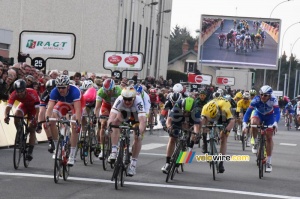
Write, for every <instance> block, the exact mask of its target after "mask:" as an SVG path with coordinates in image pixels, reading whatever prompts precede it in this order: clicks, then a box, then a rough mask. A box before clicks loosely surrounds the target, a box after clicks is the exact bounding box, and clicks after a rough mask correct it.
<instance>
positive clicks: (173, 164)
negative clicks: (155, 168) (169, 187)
mask: <svg viewBox="0 0 300 199" xmlns="http://www.w3.org/2000/svg"><path fill="white" fill-rule="evenodd" d="M175 165H176V162H174V160H171V163H170V168H169V171H168V173H167V177H166V182H169V179H170V177H171V175H172V172H174V168H175Z"/></svg>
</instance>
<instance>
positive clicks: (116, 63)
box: [104, 52, 143, 69]
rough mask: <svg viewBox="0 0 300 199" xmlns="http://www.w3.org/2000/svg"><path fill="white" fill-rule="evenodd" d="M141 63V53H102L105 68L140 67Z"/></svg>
mask: <svg viewBox="0 0 300 199" xmlns="http://www.w3.org/2000/svg"><path fill="white" fill-rule="evenodd" d="M142 65H143V56H142V54H128V53H127V54H126V53H125V54H122V53H115V52H106V53H105V55H104V67H105V68H127V69H141V68H142Z"/></svg>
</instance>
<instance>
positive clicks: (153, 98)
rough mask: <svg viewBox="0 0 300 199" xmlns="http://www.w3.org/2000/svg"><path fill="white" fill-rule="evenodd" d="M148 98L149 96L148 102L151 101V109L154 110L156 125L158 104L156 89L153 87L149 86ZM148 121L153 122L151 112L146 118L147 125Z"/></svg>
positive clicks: (155, 122) (155, 123)
mask: <svg viewBox="0 0 300 199" xmlns="http://www.w3.org/2000/svg"><path fill="white" fill-rule="evenodd" d="M149 93H150V95H149V98H150V103H151V108H150V109H151V110H153V111H154V116H155V118H154V120H155V121H154V125H157V113H158V105H159V101H160V100H159V96H158V94H157V92H156V89H155V88H151V89H150V90H149ZM149 121H152V122H151V123H153V116H152V114H150V115H149V118H148V125H149Z"/></svg>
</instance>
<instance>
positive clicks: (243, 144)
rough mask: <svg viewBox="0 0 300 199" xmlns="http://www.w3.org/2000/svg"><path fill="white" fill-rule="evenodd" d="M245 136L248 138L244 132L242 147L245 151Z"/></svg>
mask: <svg viewBox="0 0 300 199" xmlns="http://www.w3.org/2000/svg"><path fill="white" fill-rule="evenodd" d="M245 138H246V136H245V134H244V133H242V135H241V139H242V149H243V151H245V147H246V141H245Z"/></svg>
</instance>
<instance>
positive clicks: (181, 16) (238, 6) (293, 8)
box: [171, 0, 300, 60]
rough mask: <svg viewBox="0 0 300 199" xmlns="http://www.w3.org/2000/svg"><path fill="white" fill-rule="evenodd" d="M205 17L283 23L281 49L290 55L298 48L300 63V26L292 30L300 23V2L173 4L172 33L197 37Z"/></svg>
mask: <svg viewBox="0 0 300 199" xmlns="http://www.w3.org/2000/svg"><path fill="white" fill-rule="evenodd" d="M278 4H280V5H278ZM276 6H277V7H276ZM275 7H276V8H275ZM272 11H273V12H272ZM271 13H272V15H271ZM202 14H207V15H226V16H240V17H258V18H270V15H271V18H277V19H281V36H280V48H281V43H283V51H285V52H286V54H287V55H290V53H291V47H292V45H294V47H293V51H292V53H293V54H295V55H296V56H297V58H298V59H299V60H300V23H299V24H295V25H293V26H291V25H292V24H294V23H297V22H300V0H291V1H288V0H173V6H172V19H171V29H173V28H174V27H175V26H176V25H179V26H180V27H181V28H183V27H186V28H187V29H188V30H189V31H190V33H191V35H192V36H194V37H195V36H196V35H197V33H196V31H195V30H197V29H200V17H201V15H202ZM289 26H291V27H290V28H288V27H289ZM287 28H288V30H287ZM285 31H286V33H285V36H284V39H283V40H282V38H283V34H284V32H285ZM283 51H282V53H283ZM280 52H281V49H279V54H280Z"/></svg>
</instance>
